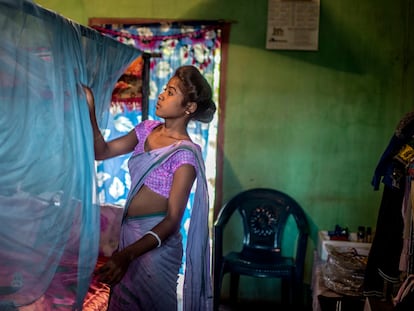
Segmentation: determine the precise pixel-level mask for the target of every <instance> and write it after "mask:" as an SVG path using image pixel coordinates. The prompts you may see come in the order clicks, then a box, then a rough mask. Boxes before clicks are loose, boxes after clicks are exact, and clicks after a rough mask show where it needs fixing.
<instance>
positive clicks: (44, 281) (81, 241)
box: [0, 0, 141, 310]
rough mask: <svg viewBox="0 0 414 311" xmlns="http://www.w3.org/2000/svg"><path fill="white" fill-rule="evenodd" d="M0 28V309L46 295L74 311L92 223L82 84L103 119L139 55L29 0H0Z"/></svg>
mask: <svg viewBox="0 0 414 311" xmlns="http://www.w3.org/2000/svg"><path fill="white" fill-rule="evenodd" d="M0 27H1V29H2V30H1V35H0V39H1V41H0V142H1V144H0V310H5V309H7V310H13V309H17V308H18V307H19V306H24V305H28V304H31V303H33V302H35V301H37V300H39V299H41V298H42V299H43V298H48V297H54V299H55V301H59V299H60V302H61V303H62V304H66V305H67V306H68V308H69V309H70V310H80V309H81V308H82V302H83V299H84V297H85V295H86V293H87V290H88V286H89V282H90V281H91V277H92V272H93V269H94V267H95V264H96V261H97V257H98V244H99V225H100V224H99V206H98V202H97V201H96V200H97V196H96V190H95V189H96V187H95V162H94V155H93V138H92V129H91V126H90V120H89V112H88V108H87V103H86V98H85V94H84V92H83V89H82V87H81V85H82V84H84V85H88V86H90V87H91V88H92V89H93V92H94V94H95V100H96V106H97V107H96V108H97V115H98V120H99V122H100V123H101V124H103V123H104V122H105V120H104V119H105V117H104V116H105V115H106V113H105V112H106V111H107V110H108V109H109V105H110V98H111V92H112V89H113V87H114V85H115V83H116V81H117V79H118V78H119V77H120V76H121V75H122V73H123V71H124V70H125V69H126V68H127V66H128V65H129V63H131V62H132V61H133V60H134V59H135V58H136V57H138V56H139V55H140V54H141V52H140V51H138V50H137V49H135V48H132V47H129V46H127V45H124V44H121V43H119V42H117V41H115V40H113V39H111V38H108V37H105V36H103V35H101V34H99V33H98V32H97V31H95V30H93V29H91V28H88V27H85V26H82V25H79V24H76V23H74V22H73V21H71V20H69V19H67V18H64V17H63V16H61V15H59V14H57V13H54V12H52V11H50V10H47V9H45V8H42V7H41V6H39V5H37V4H35V3H33V2H32V1H28V0H26V1H24V0H0ZM101 124H100V125H101Z"/></svg>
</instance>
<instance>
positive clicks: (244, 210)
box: [213, 188, 309, 310]
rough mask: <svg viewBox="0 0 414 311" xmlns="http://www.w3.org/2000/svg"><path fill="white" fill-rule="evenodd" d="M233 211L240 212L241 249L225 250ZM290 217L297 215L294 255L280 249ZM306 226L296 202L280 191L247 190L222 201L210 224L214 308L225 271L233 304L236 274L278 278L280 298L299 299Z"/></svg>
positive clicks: (301, 301)
mask: <svg viewBox="0 0 414 311" xmlns="http://www.w3.org/2000/svg"><path fill="white" fill-rule="evenodd" d="M235 211H238V212H239V214H240V216H241V218H242V220H243V236H242V237H241V239H243V241H242V249H241V250H239V251H230V252H229V253H228V254H226V255H223V238H224V234H223V232H224V228H225V226H226V224H227V223H228V222H229V220H230V218H231V217H232V215H233V214H234V212H235ZM289 216H293V219H294V220H295V222H294V223H296V226H297V230H295V231H296V232H297V239H296V247H294V249H293V251H294V254H293V255H291V256H289V257H286V256H284V254H283V252H282V241H283V234H284V232H285V228H286V223H287V221H288V219H289ZM308 230H309V229H308V221H307V219H306V216H305V213H304V212H303V210H302V208H301V207H300V205H299V204H298V203H297V202H296V201H295V200H294V199H292V198H291V197H290V196H288V195H287V194H285V193H283V192H280V191H278V190H274V189H266V188H256V189H250V190H246V191H243V192H241V193H239V194H237V195H236V196H234V197H233V198H232V199H231V200H230V201H228V202H227V203H226V204H224V206H223V207H222V208H221V210H220V212H219V214H218V217H217V220H216V222H215V224H214V249H213V260H214V265H213V273H214V276H213V282H214V310H218V307H219V304H220V296H221V287H222V281H223V277H224V275H225V274H226V273H230V302H231V303H232V304H235V303H236V301H237V296H238V286H239V279H240V275H246V276H252V277H259V278H280V279H281V285H282V296H281V297H282V302H283V303H284V304H285V303H288V304H290V305H292V304H295V305H297V304H299V305H300V304H303V292H302V287H303V272H304V265H305V256H306V247H307V242H308V232H309V231H308ZM239 245H240V243H239ZM287 298H288V300H287V301H286V299H287Z"/></svg>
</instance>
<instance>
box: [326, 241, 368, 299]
mask: <svg viewBox="0 0 414 311" xmlns="http://www.w3.org/2000/svg"><path fill="white" fill-rule="evenodd" d="M327 250H328V258H327V261H326V264H325V265H323V267H322V275H323V281H324V283H325V286H326V287H327V288H329V289H330V290H333V291H335V292H337V293H339V294H342V295H349V296H361V295H362V286H363V282H364V274H365V268H366V265H367V260H368V257H367V256H364V255H360V254H359V253H358V250H357V249H356V248H349V247H337V246H332V245H327Z"/></svg>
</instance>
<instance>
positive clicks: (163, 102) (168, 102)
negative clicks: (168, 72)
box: [155, 77, 186, 119]
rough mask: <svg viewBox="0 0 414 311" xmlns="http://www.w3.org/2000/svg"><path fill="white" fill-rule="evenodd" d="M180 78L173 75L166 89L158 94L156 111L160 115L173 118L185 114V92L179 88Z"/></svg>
mask: <svg viewBox="0 0 414 311" xmlns="http://www.w3.org/2000/svg"><path fill="white" fill-rule="evenodd" d="M179 83H181V82H180V80H179V79H178V78H177V77H173V78H171V79H170V81H168V84H167V86H166V87H165V89H164V91H163V92H162V93H161V94H160V95H159V96H158V101H157V105H156V110H155V113H156V115H157V116H158V117H160V118H164V119H168V118H170V119H172V118H178V117H182V116H185V110H186V107H185V106H184V105H183V100H184V94H183V93H182V92H181V90H180V88H179Z"/></svg>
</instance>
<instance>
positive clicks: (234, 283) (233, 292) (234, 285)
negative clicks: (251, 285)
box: [230, 273, 240, 305]
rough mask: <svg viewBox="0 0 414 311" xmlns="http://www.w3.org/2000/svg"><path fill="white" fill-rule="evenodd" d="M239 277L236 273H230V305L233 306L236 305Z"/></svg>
mask: <svg viewBox="0 0 414 311" xmlns="http://www.w3.org/2000/svg"><path fill="white" fill-rule="evenodd" d="M239 280H240V275H239V274H237V273H230V303H231V304H232V305H235V304H236V303H237V296H238V292H239Z"/></svg>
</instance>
